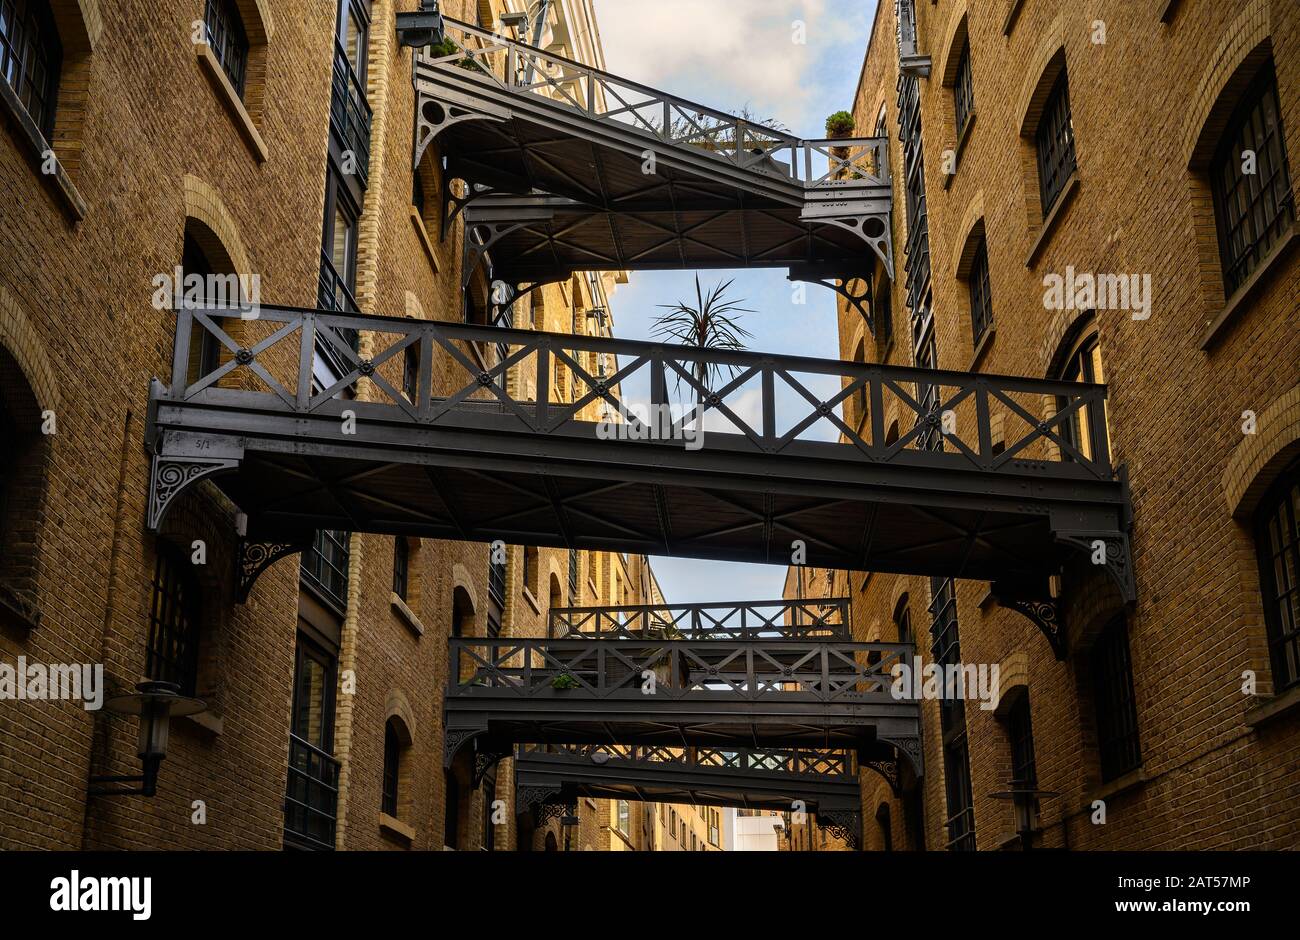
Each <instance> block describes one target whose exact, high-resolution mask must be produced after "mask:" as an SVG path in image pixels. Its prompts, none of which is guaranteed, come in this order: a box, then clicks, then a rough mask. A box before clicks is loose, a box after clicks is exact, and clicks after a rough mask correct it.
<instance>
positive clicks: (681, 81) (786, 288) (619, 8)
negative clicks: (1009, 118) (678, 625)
mask: <svg viewBox="0 0 1300 940" xmlns="http://www.w3.org/2000/svg"><path fill="white" fill-rule="evenodd" d="M593 2H594V4H595V8H596V18H597V21H598V23H599V25H600V34H601V40H602V44H603V46H604V49H605V65H606V68H607V69H608V70H609V71H611V72H613V73H615V74H616V75H620V76H623V77H625V78H629V79H633V80H635V81H638V82H642V83H644V84H647V85H650V86H652V87H654V88H658V89H662V90H663V91H667V92H671V93H673V94H676V95H679V96H681V97H683V98H687V99H689V100H692V101H696V102H699V103H700V104H703V105H708V106H710V107H713V108H719V109H721V110H724V111H731V112H739V111H741V110H742V109H747V110H748V111H749V112H750V113H751V114H753V115H754V116H755V117H756V118H760V119H762V118H772V119H775V120H777V121H779V122H780V123H781V124H782V125H784V127H785V128H787V129H788V130H789V131H790V132H791V133H794V134H796V135H798V136H799V137H805V138H819V137H824V136H825V122H826V117H827V116H828V115H830V114H832V113H833V112H835V111H840V110H850V109H851V108H852V106H853V95H854V92H855V90H856V89H857V84H858V74H859V72H860V70H861V68H862V59H863V56H864V55H865V53H866V48H867V40H868V38H869V37H870V35H871V21H872V19H873V17H874V16H875V8H876V4H875V2H874V0H865V2H862V3H844V2H834V0H650V2H647V0H593ZM832 7H833V8H834V9H833V11H832ZM846 8H849V9H847V10H846ZM800 36H802V38H803V39H805V40H806V41H805V42H804V43H798V42H796V41H795V40H796V38H798V37H800ZM695 273H696V272H693V271H664V272H658V271H656V272H636V273H633V274H632V275H631V282H630V283H628V284H624V285H621V286H620V287H619V288H618V290H617V292H616V293H615V294H614V296H613V297H612V298H611V302H610V306H611V308H612V313H613V323H614V332H615V334H616V335H618V336H621V337H625V338H628V339H651V338H652V336H651V327H652V324H653V321H654V318H655V316H657V315H659V314H661V313H663V312H664V311H662V310H660V309H659V308H658V305H659V304H670V303H674V302H676V301H677V300H687V299H692V298H693V297H694V295H695ZM785 275H786V272H785V271H784V270H757V271H706V272H701V273H700V280H701V283H702V284H703V285H704V287H705V288H706V289H707V288H708V287H709V286H711V285H713V284H716V283H718V282H719V281H722V280H727V279H732V278H734V282H735V283H734V284H733V286H732V289H731V291H730V292H729V295H730V296H732V297H734V298H736V299H737V300H740V301H743V303H741V306H743V307H749V308H751V309H752V310H753V311H754V312H753V313H746V314H741V315H740V320H739V322H740V324H741V325H742V326H743V327H744V328H745V329H747V330H748V331H749V332H750V333H751V334H753V336H752V338H751V339H749V340H748V341H747V344H748V347H749V348H750V349H753V350H756V351H761V352H780V353H784V354H787V355H802V356H813V357H816V358H822V359H837V358H839V343H838V338H837V333H836V317H835V298H836V295H835V294H834V293H833V292H832V291H830V290H828V289H826V288H823V287H819V286H816V285H798V286H797V285H795V284H792V283H791V282H790V281H788V280H786V276H785ZM796 290H798V291H799V294H802V297H803V299H804V302H803V303H802V304H800V303H796V300H798V299H799V294H796ZM623 391H624V395H625V397H627V398H631V399H636V398H639V397H641V395H639V394H638V390H637V389H635V388H624V390H623ZM651 565H652V567H653V568H654V571H655V575H656V577H657V578H658V579H659V585H660V587H661V588H662V589H663V592H664V597H665V598H666V599H667V600H668V602H669V603H675V604H686V603H699V602H709V601H720V600H733V599H734V600H771V599H775V598H779V597H780V596H781V588H782V584H783V582H784V579H785V569H784V568H783V567H781V566H777V565H744V564H736V563H729V562H707V561H700V560H697V559H690V558H663V557H653V558H652V559H651Z"/></svg>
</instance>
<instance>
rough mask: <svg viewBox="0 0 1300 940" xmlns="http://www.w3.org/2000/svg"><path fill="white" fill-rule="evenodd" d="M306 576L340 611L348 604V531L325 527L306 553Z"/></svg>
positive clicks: (304, 553) (304, 558) (303, 570)
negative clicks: (335, 530)
mask: <svg viewBox="0 0 1300 940" xmlns="http://www.w3.org/2000/svg"><path fill="white" fill-rule="evenodd" d="M302 579H303V581H305V582H306V583H307V584H309V585H310V586H311V587H313V588H315V589H316V591H317V592H318V593H320V594H323V595H324V598H325V600H327V601H329V602H330V603H331V604H332V605H333V606H334V607H335V608H337V609H338V610H339V611H343V610H345V609H346V608H347V605H348V533H346V532H334V531H330V530H326V529H321V530H320V531H318V532H317V533H316V539H315V541H314V542H313V543H312V545H311V547H310V548H308V549H307V551H305V552H303V555H302Z"/></svg>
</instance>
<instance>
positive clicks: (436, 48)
mask: <svg viewBox="0 0 1300 940" xmlns="http://www.w3.org/2000/svg"><path fill="white" fill-rule="evenodd" d="M460 51H461V48H460V46H458V45H456V43H455V42H454V41H453V40H452V38H451V37H450V36H443V37H442V38H441V39H439V40H438V41H437V42H434V43H431V44H430V45H429V54H430V55H431V56H433V57H434V58H435V59H442V58H446V57H447V56H449V55H456V54H457V53H459V52H460ZM456 64H457V65H458V66H460V67H461V68H463V69H467V70H469V71H471V72H481V71H483V66H481V65H479V64H478V63H477V62H476V61H474V59H473V58H471V57H469V56H466V57H465V58H463V59H461V60H460V61H459V62H457V63H456Z"/></svg>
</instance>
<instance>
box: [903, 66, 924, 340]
mask: <svg viewBox="0 0 1300 940" xmlns="http://www.w3.org/2000/svg"><path fill="white" fill-rule="evenodd" d="M898 125H899V139H900V140H902V142H903V183H904V188H905V205H904V207H905V209H906V218H907V243H906V245H905V246H904V252H905V254H906V255H907V261H906V263H905V264H904V266H903V270H904V271H905V273H906V280H905V283H906V290H907V309H908V310H910V311H911V312H912V316H913V317H916V316H919V315H920V311H921V310H922V308H923V307H926V306H928V297H929V293H930V222H929V217H928V213H927V210H926V197H925V154H924V151H923V147H922V138H921V93H920V88H919V85H918V81H917V79H916V77H915V76H913V75H903V76H902V77H901V78H900V79H899V87H898Z"/></svg>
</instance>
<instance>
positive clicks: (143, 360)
mask: <svg viewBox="0 0 1300 940" xmlns="http://www.w3.org/2000/svg"><path fill="white" fill-rule="evenodd" d="M417 6H418V3H417V0H340V2H331V3H320V2H307V0H295V2H290V3H276V4H271V3H269V2H266V0H209V2H205V0H185V2H182V3H171V4H159V3H156V2H149V0H138V2H136V0H132V2H122V3H116V2H115V3H107V2H104V0H49V2H47V0H22V2H19V3H18V4H17V6H16V7H14V6H13V5H12V4H11V5H7V6H6V13H10V12H13V11H14V10H16V11H17V12H16V13H15V15H14V16H13V17H11V18H10V19H9V20H8V21H7V22H6V23H5V25H4V30H3V35H2V36H0V39H2V40H3V44H2V45H3V55H4V56H5V59H4V62H5V66H4V69H3V71H4V74H5V76H6V78H10V77H11V75H16V77H14V78H11V81H10V82H5V81H0V99H2V100H3V104H4V124H5V137H4V140H3V142H2V143H0V181H2V182H3V186H4V187H5V189H6V190H7V192H8V193H9V198H8V199H7V200H6V206H5V210H4V218H3V223H2V224H0V393H2V395H0V397H2V400H3V411H2V412H0V418H2V419H3V424H2V425H0V426H2V427H3V428H4V432H5V434H4V436H5V448H4V451H5V454H4V462H3V465H2V469H0V481H2V482H3V486H4V499H3V501H2V505H3V507H4V508H3V512H4V517H3V539H4V541H3V550H0V660H3V661H4V662H10V663H12V662H15V661H17V659H18V658H19V657H25V659H26V661H27V662H33V663H103V664H105V672H106V682H107V685H108V687H109V689H110V691H121V690H126V691H129V690H130V689H131V688H133V687H134V686H135V685H136V683H137V682H139V681H141V680H142V679H145V678H152V679H167V680H172V681H176V682H177V683H179V684H180V685H181V686H182V690H183V691H184V692H186V693H187V694H192V695H195V696H198V697H199V698H201V699H202V700H203V701H204V702H206V703H207V706H208V708H207V710H206V711H204V712H202V713H200V714H197V715H194V716H192V717H189V718H177V719H175V720H174V721H173V722H172V730H171V736H170V746H169V748H168V752H167V757H166V760H165V761H164V763H163V764H162V769H161V773H160V777H159V783H158V790H157V795H156V796H154V797H152V798H139V797H114V796H93V797H89V798H88V797H87V791H88V789H89V788H91V778H92V777H100V776H106V775H121V776H132V775H135V774H138V773H139V767H140V762H139V760H138V758H137V757H136V743H135V725H136V722H135V721H133V720H131V719H129V718H123V717H120V716H115V715H112V714H110V713H109V712H108V711H99V712H92V711H86V710H83V709H82V707H81V706H80V704H79V703H77V702H71V701H51V702H23V703H16V702H11V701H6V702H4V703H2V704H0V793H2V794H3V796H0V846H3V847H5V848H74V849H75V848H109V849H139V848H205V849H213V848H231V849H233V848H252V849H278V848H280V847H282V846H285V845H289V846H292V847H298V848H335V847H337V848H346V849H407V848H414V849H439V848H442V847H443V846H447V847H450V848H459V849H472V848H498V849H501V848H513V847H515V846H516V844H517V843H518V842H520V841H523V842H525V843H527V844H526V845H524V846H521V847H536V848H539V849H540V848H544V847H545V848H554V847H558V846H560V845H563V844H564V841H565V839H564V835H565V833H564V831H563V830H562V828H561V825H560V822H559V821H558V820H554V819H552V820H549V821H548V822H547V823H546V824H545V825H544V826H543V827H541V828H538V829H536V831H532V832H531V833H527V834H525V835H522V836H521V835H520V830H519V827H518V824H519V822H520V821H521V820H522V821H523V823H524V824H525V827H526V828H527V829H532V828H533V827H532V826H530V825H528V822H529V821H528V819H527V818H526V817H527V815H528V814H524V815H523V816H521V817H519V819H516V816H515V813H514V804H513V797H514V795H513V793H512V792H511V783H510V781H511V779H512V774H511V772H510V761H509V760H506V761H504V762H502V763H501V764H499V765H498V767H497V770H496V773H495V776H494V775H492V774H488V775H487V776H486V777H485V778H484V780H483V781H482V783H481V785H479V786H477V787H475V786H474V785H473V784H474V781H473V779H472V770H473V768H472V767H469V766H466V765H465V762H464V761H463V760H462V761H459V762H458V763H457V764H456V765H455V766H453V767H452V768H451V769H449V770H446V771H444V769H443V732H442V726H441V725H442V699H443V693H444V690H445V688H446V686H447V683H448V680H449V676H448V655H447V648H448V638H449V637H451V636H453V635H455V636H484V635H495V634H497V633H500V634H504V635H508V636H544V635H545V631H546V614H547V611H548V609H549V608H551V607H554V606H562V605H579V604H590V603H598V602H606V603H613V602H619V603H639V602H642V600H643V599H648V598H649V597H650V592H651V591H652V585H653V574H652V572H651V571H650V569H649V566H648V564H647V562H646V560H645V558H644V557H643V556H631V557H628V556H625V555H623V554H619V553H601V552H586V551H583V552H574V553H569V552H567V551H562V550H556V549H537V548H534V547H526V546H520V545H509V546H504V545H503V546H501V551H500V553H499V554H497V555H496V557H495V558H494V557H492V555H491V554H490V551H491V547H490V546H488V545H483V544H475V543H469V542H454V543H452V542H439V541H434V540H429V539H419V538H406V537H396V538H394V537H388V536H375V535H356V534H348V533H336V532H321V533H317V535H316V536H315V539H314V541H313V543H312V544H311V545H310V546H309V547H308V546H305V545H296V546H290V548H292V549H295V551H291V552H290V553H289V554H288V556H287V557H284V558H283V560H275V559H276V558H279V557H280V555H279V554H277V553H275V549H276V547H275V546H266V545H261V546H258V545H256V543H255V539H253V537H252V534H251V533H250V536H249V540H248V542H249V545H250V546H251V549H250V551H247V552H244V553H241V548H240V538H241V537H240V533H239V528H240V526H241V525H242V524H243V522H242V520H241V519H240V517H239V516H238V514H237V512H236V509H235V507H234V506H233V505H232V504H231V503H230V502H229V500H227V499H226V498H225V497H224V496H222V495H221V494H220V493H219V492H218V491H217V490H216V489H215V488H213V487H212V486H211V485H210V484H208V483H204V484H202V485H201V486H200V487H199V488H198V489H196V490H195V491H193V492H191V493H189V494H187V495H186V497H185V498H184V499H181V500H179V501H178V502H177V504H176V506H175V507H174V508H175V511H174V512H171V513H169V515H168V517H167V519H166V522H165V524H164V527H163V530H162V533H161V535H160V536H159V537H154V536H153V535H152V534H150V533H149V532H148V531H146V529H145V527H144V525H143V521H144V520H145V518H146V513H147V507H146V492H147V486H146V483H147V476H148V473H149V455H148V452H147V448H146V444H147V442H146V441H145V440H144V438H143V429H144V424H145V416H146V415H145V413H146V408H147V404H148V401H147V395H148V390H149V380H150V379H151V378H152V377H154V376H161V375H164V374H165V373H166V372H167V371H168V364H169V361H170V358H171V355H170V352H169V350H170V348H171V338H170V337H171V334H172V332H173V331H174V329H175V317H174V316H173V314H172V313H171V312H170V311H169V310H168V309H167V305H166V304H163V305H155V304H154V303H151V300H152V298H153V295H154V294H155V291H156V284H155V280H156V278H157V277H158V276H160V275H168V276H170V275H171V274H172V272H173V271H175V270H177V269H178V268H180V267H182V266H183V269H184V272H185V273H186V274H194V273H200V274H204V275H228V274H233V275H240V276H244V277H251V276H256V278H258V287H259V289H260V296H261V300H262V301H265V302H268V303H271V302H273V303H276V304H284V305H297V306H302V307H310V308H316V307H320V308H324V309H335V310H356V311H359V312H361V313H386V314H396V315H399V316H400V315H406V316H411V317H417V318H433V319H449V320H459V319H461V318H462V317H463V318H466V319H469V320H470V321H471V322H473V321H475V320H479V321H480V322H483V318H484V317H486V315H487V314H486V312H487V310H488V308H489V299H490V288H489V285H487V284H486V283H485V281H484V279H483V277H482V275H481V274H480V275H479V277H478V279H477V280H476V281H474V282H473V283H472V284H471V286H470V289H469V290H468V291H467V292H465V296H466V297H467V299H466V300H465V302H464V304H463V305H462V299H461V298H462V291H461V289H460V277H461V257H462V238H463V234H462V229H461V226H460V224H459V222H457V224H455V225H453V226H452V227H450V228H449V229H448V230H447V232H446V234H445V237H444V235H443V232H442V226H441V219H440V218H439V213H440V209H441V203H440V201H439V200H438V198H436V194H437V193H438V192H439V186H440V185H441V181H440V179H439V178H438V175H439V173H440V169H439V167H440V165H441V164H440V161H439V159H438V157H437V155H436V152H434V151H433V150H431V151H430V152H429V153H427V154H426V156H425V159H424V161H423V163H422V164H421V166H420V167H419V168H418V171H417V172H414V173H413V172H412V170H411V169H410V166H411V160H410V154H411V142H412V140H413V136H414V129H413V123H414V119H415V107H414V89H413V87H412V83H411V80H410V70H411V61H410V52H409V50H400V49H399V48H398V43H397V41H396V33H395V17H396V14H397V13H398V12H405V11H411V10H414V9H416V8H417ZM510 6H511V4H508V3H507V4H503V3H498V2H493V3H487V2H479V3H477V4H475V3H469V2H454V3H449V4H445V5H444V7H445V10H446V12H447V13H448V15H452V16H458V17H460V18H462V19H467V20H477V21H478V22H480V23H481V24H483V25H486V26H488V27H489V28H495V27H497V26H498V25H499V24H498V22H497V18H498V17H499V16H500V15H501V14H502V13H504V12H507V11H508V10H509V8H510ZM515 6H518V4H515ZM543 38H544V40H545V41H546V42H548V43H550V44H551V46H552V47H553V48H556V49H557V50H559V51H561V52H565V53H567V54H570V55H573V56H576V57H580V58H583V59H584V61H591V62H594V63H597V64H598V63H599V62H600V56H601V52H600V45H599V34H598V32H597V31H596V29H595V25H594V14H593V12H592V9H591V6H590V4H589V3H582V2H565V3H557V4H554V5H552V6H551V15H550V20H549V21H548V24H547V35H546V36H545V37H543ZM14 63H18V64H17V65H15V64H14ZM11 67H12V68H13V71H12V72H11V71H10V69H11ZM47 141H51V142H52V143H51V144H47ZM322 220H324V221H323V225H322ZM620 280H622V278H621V276H619V275H614V274H606V275H601V276H591V277H587V276H585V275H583V276H577V277H575V278H573V280H572V282H571V283H565V284H558V285H550V286H548V287H546V288H544V289H540V290H538V291H535V292H534V294H533V296H531V297H529V298H526V299H523V300H521V301H520V302H519V303H517V304H516V305H515V316H516V317H517V318H518V317H520V316H523V317H527V318H528V319H529V322H530V324H531V325H534V326H536V327H537V328H539V329H550V330H557V331H562V332H568V331H592V332H599V331H604V333H605V334H608V332H609V330H610V328H611V311H610V304H609V299H608V296H609V294H611V293H612V292H613V291H614V290H615V288H616V285H617V283H618V282H619V281H620ZM249 283H251V282H249ZM158 306H162V308H163V309H158ZM589 313H590V314H592V315H591V316H589V315H588V314H589ZM238 328H239V325H238V324H236V325H235V327H232V331H233V330H234V329H238ZM368 343H369V337H367V336H366V335H364V334H363V335H362V336H360V337H359V346H358V348H359V350H360V351H361V353H362V354H363V355H364V354H365V351H366V349H367V344H368ZM211 354H212V355H214V356H226V357H229V353H227V352H224V351H221V352H217V351H215V350H214V351H212V353H211ZM201 355H205V356H206V355H209V352H208V351H207V350H206V349H205V350H204V351H203V353H201ZM213 361H214V362H215V361H218V360H216V359H214V360H213ZM72 363H76V365H75V366H72V365H71V364H72ZM518 373H519V374H517V375H512V379H513V380H515V381H521V382H522V381H527V376H526V375H525V374H524V370H518ZM317 379H318V380H319V381H321V382H322V384H327V383H328V377H326V378H325V379H321V377H319V376H318V377H317ZM373 391H374V386H373V385H369V384H367V382H366V381H364V380H363V381H362V382H359V383H358V385H357V388H356V389H355V395H356V396H357V398H358V400H362V401H364V400H366V398H367V396H368V395H370V394H372V393H373ZM564 394H565V390H560V393H559V395H558V396H557V397H556V398H555V399H554V400H557V401H559V400H564V398H563V395H564ZM568 394H570V395H572V390H568ZM351 511H352V512H355V513H358V514H363V513H364V512H365V508H364V507H362V506H353V507H352V508H351ZM304 548H305V549H306V550H305V551H301V552H299V551H296V550H298V549H304ZM259 552H270V553H272V554H270V555H269V556H268V555H259V554H258V553H259ZM268 557H269V559H270V560H273V561H274V563H273V564H270V565H269V567H266V568H265V571H264V572H263V573H261V574H260V576H259V577H257V579H256V582H255V584H254V585H253V586H252V590H251V593H250V595H249V596H248V597H247V599H246V600H244V601H241V600H240V599H239V597H238V596H237V595H238V593H239V591H240V588H241V586H242V582H241V580H240V578H239V577H238V576H237V571H238V572H240V573H242V574H248V573H250V572H255V571H256V570H257V566H258V564H259V563H261V562H265V561H267V560H268ZM237 560H238V562H239V564H240V565H243V567H242V568H237ZM653 590H654V591H657V586H656V587H653ZM470 762H471V763H472V758H471V759H470ZM496 800H500V801H501V803H500V804H499V806H500V807H501V810H500V812H499V813H498V814H496V819H495V820H494V818H493V817H494V813H493V803H494V801H496ZM609 802H610V801H600V805H598V804H597V802H596V801H591V802H590V803H589V804H588V803H584V804H583V805H581V806H580V808H579V814H578V818H577V827H576V831H575V832H570V833H569V835H570V836H571V838H570V840H569V841H570V843H571V847H572V848H574V849H581V848H596V847H602V841H601V840H602V839H603V838H605V837H604V835H603V834H602V825H604V826H607V825H608V819H609V816H610V813H611V808H610V806H609V805H605V804H608V803H609ZM614 811H615V812H616V810H614Z"/></svg>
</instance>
